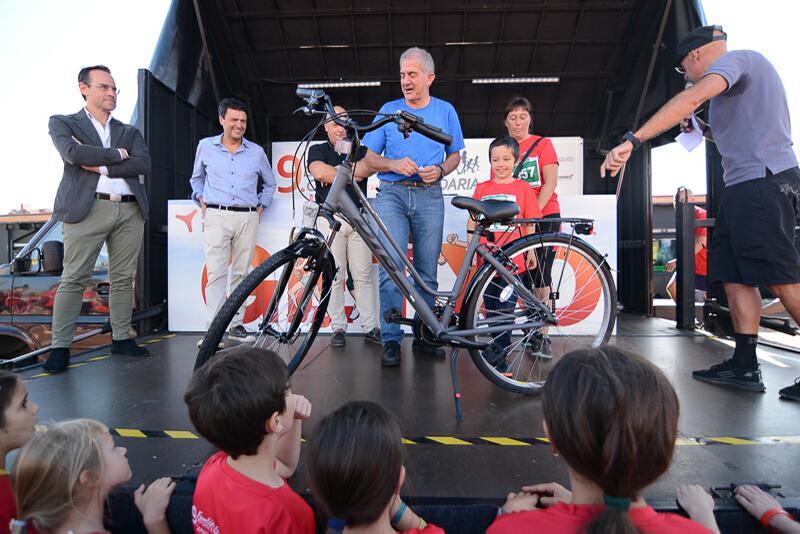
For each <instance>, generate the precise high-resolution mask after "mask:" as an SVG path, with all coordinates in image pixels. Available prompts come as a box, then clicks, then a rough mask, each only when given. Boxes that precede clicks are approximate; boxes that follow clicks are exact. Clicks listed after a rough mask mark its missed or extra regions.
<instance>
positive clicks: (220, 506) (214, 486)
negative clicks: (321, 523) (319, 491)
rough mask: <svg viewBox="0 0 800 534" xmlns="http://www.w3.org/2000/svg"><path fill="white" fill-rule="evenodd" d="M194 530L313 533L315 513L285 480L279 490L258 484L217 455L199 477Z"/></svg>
mask: <svg viewBox="0 0 800 534" xmlns="http://www.w3.org/2000/svg"><path fill="white" fill-rule="evenodd" d="M192 527H193V529H194V532H195V533H197V534H212V533H213V534H219V533H225V532H238V533H242V534H250V533H263V534H268V533H274V534H284V533H285V534H314V512H313V511H312V510H311V507H310V506H309V505H308V504H307V503H306V502H305V501H304V500H303V499H302V497H300V496H299V495H298V494H297V493H295V492H294V491H292V489H291V488H290V487H289V485H288V484H287V483H286V481H285V480H284V481H283V486H281V487H280V488H271V487H269V486H266V485H264V484H261V483H260V482H256V481H255V480H252V479H250V478H247V477H246V476H244V475H243V474H241V473H239V472H238V471H236V470H235V469H234V468H232V467H231V466H230V465H228V462H227V454H225V453H224V452H218V453H217V454H215V455H214V456H212V457H211V458H209V459H208V460H207V461H206V464H205V465H204V466H203V469H202V471H200V476H199V477H197V487H196V488H195V491H194V498H193V499H192Z"/></svg>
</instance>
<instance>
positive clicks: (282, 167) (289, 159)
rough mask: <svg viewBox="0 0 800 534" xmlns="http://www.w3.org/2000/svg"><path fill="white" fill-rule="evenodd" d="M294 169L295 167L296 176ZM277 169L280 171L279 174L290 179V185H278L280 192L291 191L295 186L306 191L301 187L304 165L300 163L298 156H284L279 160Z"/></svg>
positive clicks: (285, 178)
mask: <svg viewBox="0 0 800 534" xmlns="http://www.w3.org/2000/svg"><path fill="white" fill-rule="evenodd" d="M292 169H294V176H292ZM276 170H277V171H278V176H280V177H281V178H283V179H284V180H289V185H288V186H285V185H279V186H278V192H279V193H291V192H292V190H293V189H295V188H297V190H298V191H304V189H303V188H302V187H300V180H301V179H302V178H303V166H302V165H300V162H299V161H298V160H297V158H295V157H294V156H283V157H282V158H281V159H279V160H278V165H277V166H276Z"/></svg>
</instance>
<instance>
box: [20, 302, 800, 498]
mask: <svg viewBox="0 0 800 534" xmlns="http://www.w3.org/2000/svg"><path fill="white" fill-rule="evenodd" d="M197 339H198V335H165V336H160V337H155V338H151V339H148V340H140V343H143V342H146V343H147V346H148V348H149V349H150V350H151V351H152V353H153V357H152V358H148V359H143V360H133V359H125V358H117V357H113V358H112V357H108V356H105V355H104V352H103V351H100V352H95V353H93V354H90V355H87V356H84V357H79V358H75V359H74V360H75V362H74V363H77V364H78V365H77V366H76V367H74V368H72V369H70V370H69V371H68V372H66V373H64V374H61V375H55V376H48V375H43V374H42V373H41V370H40V369H36V368H34V369H30V370H27V371H24V372H23V376H24V377H25V378H27V379H28V388H29V390H30V396H31V398H32V399H33V400H34V401H35V402H37V403H38V404H39V406H40V412H39V417H40V420H41V421H42V422H47V421H51V420H60V419H64V418H74V417H91V418H95V419H99V420H100V421H102V422H104V423H105V424H107V425H108V426H109V427H110V428H113V429H116V432H117V433H118V435H120V436H121V437H119V438H118V441H119V443H121V444H123V445H124V446H126V447H127V448H128V458H129V459H130V463H131V466H132V468H133V472H134V478H133V480H132V481H131V482H130V484H129V485H130V487H134V488H135V487H136V486H138V484H139V483H140V482H148V481H151V480H153V479H154V478H156V477H159V476H162V475H173V476H177V475H185V474H192V473H196V470H197V466H199V465H201V464H202V462H203V461H204V460H205V459H206V458H207V457H208V456H209V455H210V454H211V453H212V452H213V449H212V447H211V446H210V445H209V444H208V443H206V442H205V441H204V440H202V439H198V438H196V437H195V436H194V434H193V433H194V429H193V427H192V425H191V423H190V421H189V418H188V415H187V413H186V408H185V405H184V403H183V400H182V396H183V391H184V388H185V386H186V384H187V381H188V380H189V377H190V375H191V372H192V366H193V363H194V358H195V354H196V346H195V343H196V341H197ZM612 343H614V344H616V345H619V346H621V347H624V348H626V349H630V350H633V351H637V352H639V353H641V354H644V355H645V356H647V357H648V358H650V359H651V360H652V361H653V362H654V363H655V364H656V365H658V366H659V367H660V368H661V369H663V370H664V372H665V373H667V375H668V376H669V377H670V378H671V380H672V382H673V384H674V385H675V388H676V390H677V392H678V396H679V398H680V400H681V419H680V425H679V430H680V435H681V438H682V439H681V441H680V446H679V447H678V449H677V454H676V457H675V461H674V463H673V465H672V467H671V469H670V470H669V472H668V473H667V475H666V476H665V477H664V478H663V479H662V480H660V481H659V482H657V483H656V484H654V485H653V486H652V487H650V488H649V489H648V491H647V492H646V497H648V498H649V499H650V500H651V501H654V502H660V503H662V507H667V508H668V507H669V506H670V503H674V492H675V487H676V486H678V485H680V484H686V483H698V484H702V485H703V486H705V487H710V486H719V485H727V484H730V483H732V482H744V481H762V482H769V483H773V484H780V485H782V486H783V487H784V490H783V492H784V494H785V495H786V496H787V497H794V498H797V496H798V495H800V469H798V466H800V403H796V402H790V401H782V400H779V399H778V394H777V392H778V389H780V388H781V387H783V386H785V385H788V384H790V383H791V382H792V380H794V378H795V377H796V376H798V375H800V357H798V355H797V354H793V353H790V352H785V351H782V350H778V349H770V348H760V349H759V353H760V357H761V364H762V371H763V375H764V381H765V383H766V384H767V388H768V391H767V393H766V394H755V393H747V392H742V391H738V390H736V391H734V390H730V389H727V388H725V387H716V386H711V385H707V384H703V383H700V382H697V381H694V380H692V379H691V378H690V371H691V370H693V369H698V368H703V367H708V366H709V365H711V364H714V363H718V362H719V361H721V360H722V359H723V358H725V357H727V355H728V354H729V353H730V351H731V350H732V349H731V348H730V347H729V346H727V345H726V344H724V343H723V342H720V341H718V340H715V339H713V338H710V337H708V336H706V335H703V334H699V333H697V334H694V335H686V334H685V333H681V332H679V331H677V330H675V329H674V323H673V322H669V321H666V320H664V319H648V318H641V317H632V316H623V317H621V318H620V321H619V327H618V335H617V336H615V337H614V338H612ZM410 344H411V340H410V338H409V339H406V341H405V347H404V349H405V350H406V352H405V355H406V356H405V358H404V360H403V363H402V366H401V368H400V369H382V368H381V367H380V361H379V360H380V348H379V347H378V346H377V345H373V344H369V343H367V342H365V341H364V340H363V339H362V338H361V337H360V336H353V337H349V338H348V340H347V346H346V347H345V348H344V349H334V348H331V347H330V346H328V338H327V337H326V336H320V338H318V340H317V341H316V345H317V346H315V347H314V349H312V351H311V354H314V353H319V355H318V356H317V357H316V358H312V356H309V357H308V359H307V361H306V362H304V365H305V366H304V367H303V368H302V369H301V370H300V371H299V372H298V373H297V374H296V375H295V376H294V378H293V385H292V388H293V390H294V391H296V392H298V393H302V394H304V395H305V396H307V397H308V398H309V399H310V400H311V402H312V403H313V406H314V411H313V416H312V418H311V419H310V421H309V422H308V423H307V424H306V426H305V428H304V431H303V433H304V435H306V436H307V435H309V434H310V431H311V429H312V428H313V426H314V424H316V422H317V421H319V419H320V418H321V417H322V416H323V415H324V414H326V413H328V412H330V411H331V410H333V409H334V408H336V407H338V406H339V405H340V404H342V403H343V402H345V401H347V400H352V399H368V400H373V401H377V402H379V403H381V404H382V405H384V406H385V407H386V408H388V409H389V410H391V411H393V412H394V413H395V414H397V416H398V417H399V418H400V420H401V422H402V424H403V427H404V432H405V435H406V436H408V438H409V439H410V440H411V441H414V442H415V443H414V444H408V463H407V469H408V474H409V478H408V480H409V482H410V484H408V485H407V486H406V488H405V492H406V493H408V495H409V496H413V497H417V498H418V499H419V500H420V501H422V502H425V501H429V502H434V501H435V502H451V503H476V502H496V501H499V500H501V499H502V498H503V497H504V496H505V495H506V493H507V492H508V491H510V490H515V489H517V488H519V487H520V486H521V485H522V484H524V483H534V482H548V481H551V480H555V481H559V482H562V483H564V482H566V480H567V478H566V470H565V468H564V466H563V465H562V463H560V461H559V460H557V459H555V458H553V457H552V456H551V455H550V451H549V447H548V446H547V445H546V444H544V443H542V442H540V441H537V440H536V439H535V438H537V437H541V436H543V433H542V430H541V400H540V399H538V398H525V397H521V396H518V395H514V394H510V393H506V392H505V391H503V390H500V389H499V388H497V387H495V386H493V385H492V384H491V383H490V382H488V381H487V380H486V379H485V378H484V377H483V376H482V375H481V374H480V373H479V372H478V371H477V369H476V368H475V367H474V365H473V363H472V361H471V360H470V359H469V357H468V356H466V355H465V357H463V358H460V360H459V377H460V381H461V388H462V391H463V394H464V399H463V402H464V413H465V420H464V421H461V422H457V421H456V419H455V417H454V410H453V402H452V390H451V385H450V374H449V363H448V362H447V361H436V360H432V359H429V358H424V357H418V358H414V357H413V356H412V355H411V351H410ZM82 362H85V363H82ZM487 437H488V438H498V437H499V438H512V439H513V438H517V439H518V438H523V440H525V441H528V442H530V443H531V444H532V445H529V444H526V443H525V441H517V442H516V443H515V442H514V441H506V440H494V442H493V441H492V440H486V439H483V438H487ZM497 442H499V443H501V444H495V443H497ZM537 443H538V445H537ZM290 483H291V485H292V486H293V487H294V488H295V489H297V490H299V491H300V492H307V484H306V476H305V474H304V468H303V465H302V460H301V466H300V468H299V469H298V473H297V474H296V475H295V477H294V478H293V479H292V480H291V481H290Z"/></svg>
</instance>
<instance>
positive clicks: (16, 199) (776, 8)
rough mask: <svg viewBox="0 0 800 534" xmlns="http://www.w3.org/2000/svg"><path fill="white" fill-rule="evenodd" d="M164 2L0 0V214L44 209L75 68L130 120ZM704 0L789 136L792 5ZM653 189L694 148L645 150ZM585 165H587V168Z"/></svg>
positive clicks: (795, 107)
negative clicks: (106, 77) (57, 128)
mask: <svg viewBox="0 0 800 534" xmlns="http://www.w3.org/2000/svg"><path fill="white" fill-rule="evenodd" d="M169 4H170V1H169V0H136V1H133V0H105V1H98V0H81V1H77V0H58V1H55V0H24V1H14V0H0V50H2V52H3V53H2V54H1V55H0V72H3V78H4V83H2V84H0V101H2V102H3V103H4V108H5V114H6V117H7V119H8V120H6V122H5V128H3V129H0V157H1V158H2V161H3V162H4V169H3V176H2V183H3V189H2V195H0V213H6V212H8V211H9V210H11V209H13V208H16V207H19V205H20V204H22V203H24V204H26V205H29V206H31V207H34V208H51V207H52V205H53V199H54V198H55V192H56V189H57V187H58V182H59V180H60V178H61V167H62V164H61V160H60V158H59V157H58V154H57V153H56V151H55V149H54V148H53V145H52V143H51V142H50V137H49V136H48V134H47V119H48V117H49V116H50V115H52V114H55V113H73V112H75V111H77V110H78V109H80V107H81V106H82V102H83V101H82V100H81V97H80V94H79V93H78V89H77V81H76V78H77V73H78V70H79V69H80V68H81V67H82V66H85V65H89V64H96V63H101V64H105V65H107V66H108V67H110V68H111V70H112V72H113V74H114V78H115V80H116V83H117V86H118V87H120V88H121V89H122V92H121V93H120V96H119V99H118V107H117V111H116V112H115V115H116V116H117V117H118V118H119V119H120V120H123V121H125V122H127V121H129V119H130V116H131V113H132V112H133V108H134V105H135V104H136V71H137V69H139V68H146V67H147V66H148V65H149V64H150V58H151V56H152V53H153V48H154V47H155V44H156V41H157V40H158V36H159V34H160V32H161V26H162V24H163V21H164V17H165V15H166V12H167V10H168V8H169ZM757 5H758V7H757V8H754V4H753V2H752V1H744V0H705V1H704V2H703V6H704V9H705V12H706V17H707V19H708V21H709V23H715V24H722V25H723V26H724V28H725V30H726V31H727V32H728V35H729V38H728V42H729V46H730V48H732V49H736V48H751V49H754V50H758V51H760V52H762V53H763V54H764V55H766V56H767V57H768V58H769V59H770V60H771V61H772V62H773V63H774V64H775V66H776V67H777V69H778V72H779V73H780V74H781V77H782V78H783V81H784V85H785V86H786V89H787V93H788V95H789V105H790V109H791V112H792V117H793V118H795V119H796V120H795V123H796V124H795V126H796V128H795V138H797V135H798V134H797V130H798V128H800V125H798V122H797V121H800V119H797V117H800V62H798V61H797V60H796V58H795V57H794V54H793V48H795V47H796V45H795V43H794V42H792V40H791V37H792V36H793V35H794V32H796V31H797V30H796V23H795V20H796V19H797V15H798V14H800V3H797V2H794V1H792V0H762V1H760V2H758V4H757ZM653 161H654V168H653V178H654V183H653V192H654V194H665V195H670V194H673V193H674V191H675V190H676V189H677V187H678V186H680V185H687V186H689V187H691V188H692V189H694V190H695V192H698V193H701V192H704V191H705V175H704V173H705V160H704V156H703V154H702V150H701V149H696V150H695V151H694V152H692V153H691V154H689V153H687V152H685V151H684V150H683V149H681V148H679V147H677V146H669V147H665V148H661V149H658V150H657V151H656V152H655V154H654V156H653ZM586 172H594V170H593V169H586Z"/></svg>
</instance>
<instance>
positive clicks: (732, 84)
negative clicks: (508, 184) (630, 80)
mask: <svg viewBox="0 0 800 534" xmlns="http://www.w3.org/2000/svg"><path fill="white" fill-rule="evenodd" d="M726 37H727V36H726V34H725V32H723V31H722V28H720V27H719V26H703V27H702V28H697V29H695V30H693V31H691V32H689V34H687V35H686V36H685V37H684V38H683V39H681V40H680V42H679V43H678V47H677V53H676V54H675V60H676V63H677V66H676V67H675V70H677V71H678V72H679V73H681V74H682V75H683V76H684V77H685V78H686V80H688V81H691V82H693V85H692V86H691V87H689V88H688V89H686V90H684V91H682V92H680V93H679V94H677V95H676V96H675V97H673V98H672V100H670V101H669V102H667V103H666V104H665V105H664V106H663V107H662V108H661V109H660V110H658V111H657V112H656V113H655V115H653V117H652V118H651V119H650V120H648V121H647V122H646V123H645V124H644V125H643V126H642V127H641V128H640V129H639V130H637V131H636V132H635V133H632V132H628V133H626V134H625V136H624V137H623V142H622V144H620V145H619V146H617V147H616V148H614V149H613V150H611V152H609V153H608V155H607V156H606V159H605V162H603V165H602V166H601V167H600V174H601V175H603V174H604V173H605V171H606V170H608V171H611V174H612V176H616V174H617V173H618V172H619V169H620V168H621V167H622V165H623V163H625V162H626V161H627V160H628V158H629V157H630V155H631V152H632V151H633V150H634V149H636V148H637V147H638V146H639V145H640V144H641V143H642V142H643V141H647V140H648V139H651V138H652V137H655V136H656V135H658V134H659V133H661V132H663V131H664V130H667V129H668V128H671V127H673V126H675V125H677V124H678V123H681V122H682V121H683V123H684V124H685V123H686V121H685V120H684V118H685V117H688V116H689V115H691V114H692V113H693V112H694V111H695V110H696V109H697V108H698V107H699V106H700V105H701V104H703V103H704V102H706V101H707V100H710V104H709V121H708V124H704V123H703V122H702V121H701V122H699V126H700V127H701V128H702V130H703V133H704V135H705V136H706V137H707V138H708V139H710V140H713V141H714V142H715V143H716V145H717V148H718V149H719V152H720V154H721V155H722V167H723V169H724V171H725V173H724V180H725V192H724V194H723V197H722V203H721V205H720V207H719V213H718V215H717V217H716V221H715V225H714V236H713V240H712V242H711V250H710V253H709V259H710V269H709V275H710V280H709V282H722V284H723V286H724V287H725V294H726V295H727V297H728V303H729V304H730V308H731V318H732V320H733V327H734V333H735V338H736V348H735V349H734V353H733V357H732V358H730V359H728V360H725V361H724V362H722V363H720V364H717V365H714V366H713V367H711V368H710V369H703V370H699V371H694V372H693V373H692V376H693V377H694V378H695V379H697V380H702V381H703V382H710V383H712V384H725V385H729V386H735V387H738V388H741V389H745V390H748V391H764V390H765V389H766V388H765V387H764V383H763V382H762V380H761V371H760V369H759V365H758V359H757V358H756V343H757V340H758V324H759V319H760V315H761V296H760V294H759V291H758V286H760V285H764V286H767V287H769V289H770V290H771V291H772V292H773V293H774V294H775V295H776V296H777V297H778V298H780V300H781V303H782V304H783V305H784V306H785V307H786V309H787V311H788V312H789V313H790V314H791V316H792V318H794V320H795V321H797V322H800V254H798V252H797V249H796V247H795V226H796V224H797V223H798V222H800V169H798V166H797V157H796V156H795V153H794V150H793V149H792V135H791V128H790V122H789V108H788V105H787V102H786V92H785V90H784V88H783V83H782V82H781V79H780V77H779V76H778V73H777V71H776V70H775V67H773V66H772V64H771V63H770V62H769V61H767V59H766V58H765V57H764V56H762V55H761V54H759V53H758V52H754V51H752V50H734V51H732V52H728V49H727V46H726ZM780 396H781V398H785V399H791V400H795V401H800V380H795V383H794V384H793V385H791V386H787V387H785V388H783V389H781V390H780Z"/></svg>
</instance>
